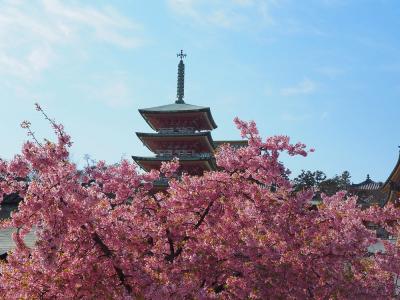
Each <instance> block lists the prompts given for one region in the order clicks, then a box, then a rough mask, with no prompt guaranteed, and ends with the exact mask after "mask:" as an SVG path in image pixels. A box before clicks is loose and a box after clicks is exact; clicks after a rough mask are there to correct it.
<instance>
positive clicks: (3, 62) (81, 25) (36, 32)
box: [0, 0, 142, 80]
mask: <svg viewBox="0 0 400 300" xmlns="http://www.w3.org/2000/svg"><path fill="white" fill-rule="evenodd" d="M139 29H140V26H139V25H138V24H136V23H134V22H132V21H131V20H128V19H127V18H125V17H124V16H123V15H121V14H120V13H118V12H117V11H116V10H114V9H113V8H111V7H104V8H97V7H92V6H87V5H84V4H82V2H74V4H71V2H69V3H68V4H66V2H61V1H58V0H32V1H29V2H25V1H18V0H8V1H4V2H2V3H1V4H0V70H1V72H2V73H6V74H10V75H12V76H15V77H18V78H23V79H26V80H32V79H33V78H35V77H37V76H40V74H41V72H42V71H43V70H45V69H47V68H49V67H50V66H51V65H52V63H53V62H54V61H55V60H56V59H57V57H58V55H57V54H58V52H59V50H60V48H61V47H62V46H76V47H77V48H78V47H80V46H82V44H84V42H85V41H87V40H96V41H99V42H103V43H108V44H111V45H114V46H116V47H125V48H133V47H137V46H140V45H141V44H142V39H141V38H140V34H139V32H140V30H139Z"/></svg>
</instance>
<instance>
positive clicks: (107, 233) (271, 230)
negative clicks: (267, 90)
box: [0, 106, 400, 299]
mask: <svg viewBox="0 0 400 300" xmlns="http://www.w3.org/2000/svg"><path fill="white" fill-rule="evenodd" d="M37 110H39V111H40V112H42V113H43V114H44V116H45V118H46V119H47V120H48V121H49V122H50V123H51V125H52V126H53V128H54V131H55V134H56V137H57V142H55V143H53V142H50V141H44V142H39V141H37V140H35V138H34V134H33V133H32V131H30V124H29V123H24V124H25V125H24V127H25V128H26V129H28V130H29V131H28V132H29V133H30V136H31V137H32V138H33V141H32V142H31V141H29V142H26V143H25V144H24V146H23V148H22V153H21V154H18V155H16V156H15V157H14V159H12V160H11V161H1V160H0V195H2V194H3V193H5V194H10V193H17V194H19V195H21V196H22V197H23V198H24V200H23V201H22V202H21V203H20V205H19V209H18V212H15V213H14V214H13V215H12V218H11V220H10V221H8V222H4V223H3V224H2V227H16V228H17V232H16V233H15V234H14V236H13V239H14V241H15V244H16V248H15V249H14V250H13V251H11V252H10V253H9V255H8V258H7V262H3V263H1V264H0V275H1V280H0V298H1V299H392V298H393V297H395V294H394V291H395V282H394V276H395V275H398V274H399V270H400V260H399V249H398V245H397V244H391V243H389V242H383V243H384V245H385V252H384V253H383V252H378V253H375V254H371V253H368V251H367V248H368V247H369V246H370V245H372V244H374V243H376V242H377V241H378V240H377V238H376V236H375V232H374V231H372V230H369V229H368V228H367V227H366V226H365V224H366V222H373V223H375V224H378V225H380V226H383V227H385V228H386V229H387V230H388V231H389V232H391V233H392V235H395V236H396V235H397V233H398V231H399V225H398V224H399V222H398V221H399V218H400V213H399V210H398V209H397V208H396V207H394V206H393V205H388V206H386V207H385V208H384V209H381V208H378V207H373V208H371V209H367V210H361V209H360V208H359V207H358V206H357V202H356V198H355V197H347V196H346V194H345V193H344V192H340V193H338V194H336V195H334V196H332V197H326V196H324V199H323V203H322V204H319V205H318V206H317V208H315V207H313V206H312V205H311V204H310V200H311V199H312V196H313V192H312V191H301V192H298V193H296V192H294V191H293V189H292V186H291V183H290V181H289V180H288V179H287V176H286V175H287V174H288V172H289V171H288V170H287V168H286V167H285V166H284V165H283V164H282V163H281V162H280V161H279V157H280V155H281V154H282V153H286V154H288V155H302V156H305V155H307V153H308V150H307V149H306V146H305V145H304V144H302V143H296V144H292V143H290V139H289V137H286V136H276V137H270V138H267V139H265V140H263V139H262V138H261V137H260V136H259V133H258V131H257V128H256V125H255V123H254V122H243V121H241V120H239V119H235V123H236V125H237V127H238V129H239V130H240V131H241V135H242V136H243V137H244V138H246V139H248V147H244V148H239V149H234V148H231V147H230V146H222V147H221V148H219V149H218V151H217V153H216V162H217V165H218V170H217V171H212V172H206V173H205V174H204V175H203V176H190V175H187V174H184V175H182V177H181V178H180V179H178V178H176V176H174V174H176V171H177V169H178V166H179V162H178V161H177V160H174V161H172V162H170V163H165V164H163V165H162V168H161V170H160V171H161V172H159V171H156V170H153V171H152V172H150V173H144V172H140V171H139V170H138V168H137V166H136V165H135V164H134V163H132V162H130V161H127V160H123V161H121V162H120V163H119V164H116V165H107V164H106V163H105V162H102V161H101V162H99V163H97V164H96V165H94V166H88V167H87V168H86V169H84V170H79V169H77V167H76V165H75V164H73V163H72V162H71V161H70V160H69V149H70V147H71V144H72V142H71V139H70V137H69V136H68V135H67V133H66V132H65V131H64V128H63V126H62V125H60V124H57V123H56V122H55V121H54V120H52V119H50V118H48V117H47V115H46V114H45V113H44V112H43V110H42V108H41V107H40V106H37ZM310 151H312V150H310ZM159 176H167V177H169V178H170V188H169V189H168V190H167V191H166V192H165V193H157V194H154V192H153V191H152V182H153V181H154V180H155V179H157V178H158V177H159ZM21 179H24V180H21ZM31 230H35V232H36V236H37V241H36V244H35V245H34V246H33V247H32V248H30V247H28V246H27V245H25V243H24V241H23V237H24V236H25V235H26V234H27V233H28V232H29V231H31Z"/></svg>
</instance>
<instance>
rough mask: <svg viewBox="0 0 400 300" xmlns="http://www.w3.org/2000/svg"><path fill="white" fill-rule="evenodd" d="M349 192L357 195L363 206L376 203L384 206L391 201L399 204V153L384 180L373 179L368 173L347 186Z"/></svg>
mask: <svg viewBox="0 0 400 300" xmlns="http://www.w3.org/2000/svg"><path fill="white" fill-rule="evenodd" d="M349 192H350V193H352V194H355V195H357V196H358V197H359V199H360V203H361V204H362V205H365V206H370V205H374V204H377V205H379V206H382V207H383V206H384V205H385V204H386V203H388V202H392V203H394V204H396V205H397V206H400V201H399V198H400V153H399V158H398V160H397V163H396V165H395V166H394V168H393V170H392V172H391V173H390V175H389V177H388V178H387V179H386V181H385V182H376V181H373V180H372V179H371V178H370V177H369V175H367V179H366V180H364V181H363V182H361V183H358V184H352V185H350V186H349Z"/></svg>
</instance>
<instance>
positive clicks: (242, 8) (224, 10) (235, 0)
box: [167, 0, 281, 28]
mask: <svg viewBox="0 0 400 300" xmlns="http://www.w3.org/2000/svg"><path fill="white" fill-rule="evenodd" d="M280 1H281V0H167V3H168V6H169V8H170V9H171V11H172V12H173V13H174V14H175V15H177V16H179V17H183V18H187V19H190V21H191V22H192V23H193V22H194V23H196V24H200V25H211V26H216V27H222V28H234V27H239V26H241V25H243V24H248V23H250V22H254V23H255V24H257V25H260V23H266V24H268V25H270V24H273V23H274V20H273V17H272V15H271V7H273V6H276V5H277V4H278V2H280ZM252 14H255V15H257V16H258V18H257V20H255V19H254V17H253V16H252Z"/></svg>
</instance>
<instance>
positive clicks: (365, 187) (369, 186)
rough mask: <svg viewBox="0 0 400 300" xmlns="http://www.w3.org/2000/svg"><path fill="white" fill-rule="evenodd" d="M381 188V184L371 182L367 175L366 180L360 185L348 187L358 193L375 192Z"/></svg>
mask: <svg viewBox="0 0 400 300" xmlns="http://www.w3.org/2000/svg"><path fill="white" fill-rule="evenodd" d="M381 187H382V182H376V181H373V180H372V179H371V178H370V177H369V175H367V179H366V180H364V181H363V182H360V183H355V184H352V185H350V189H352V190H358V191H376V190H379V189H380V188H381Z"/></svg>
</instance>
